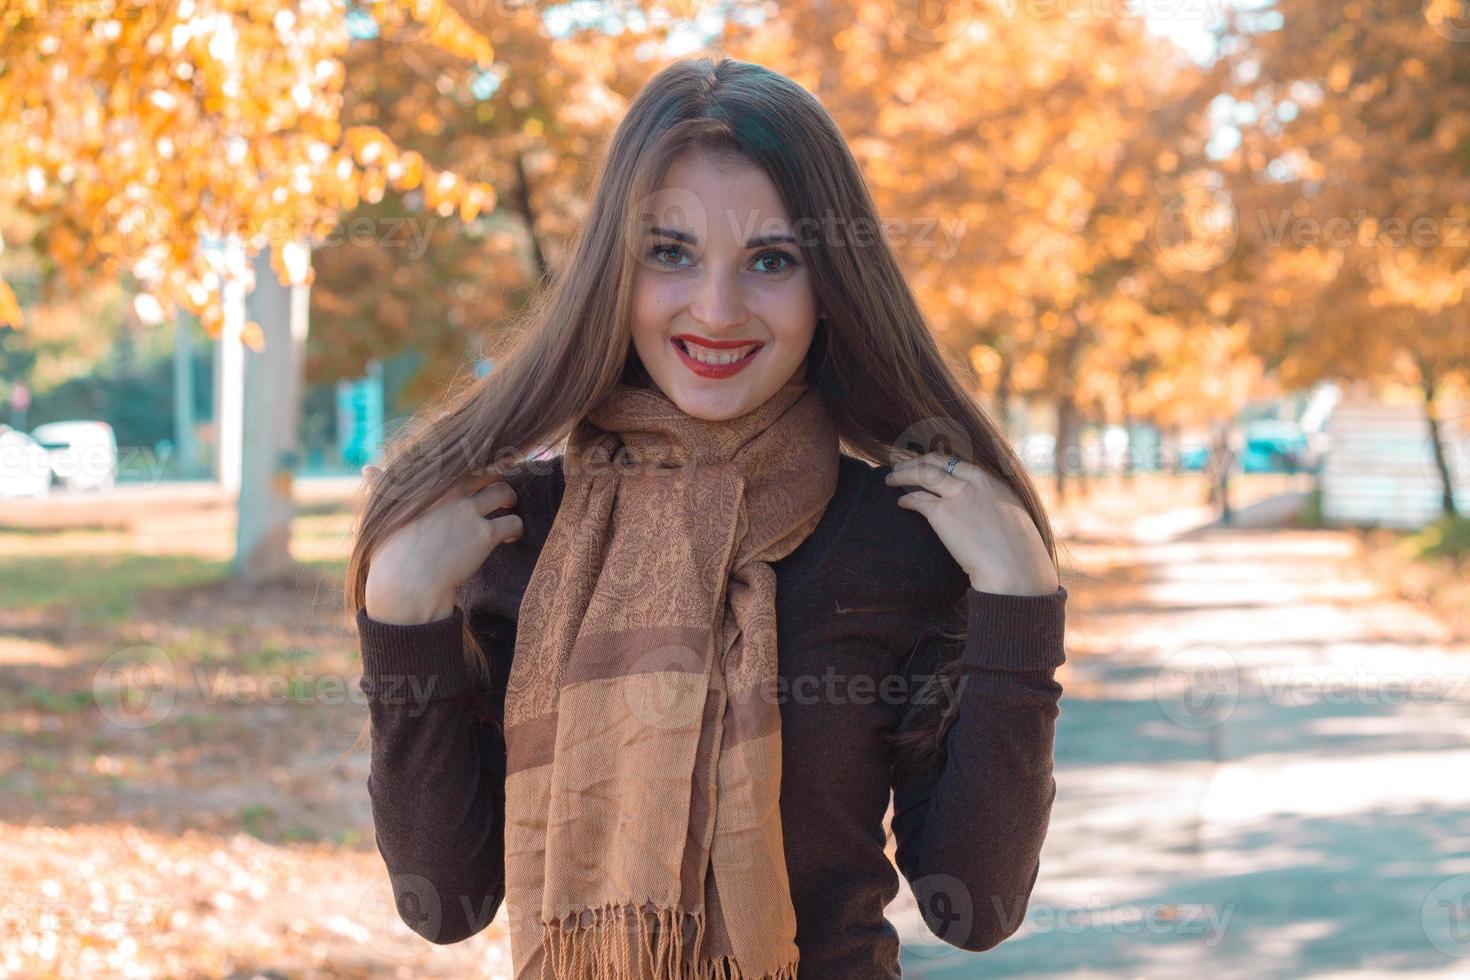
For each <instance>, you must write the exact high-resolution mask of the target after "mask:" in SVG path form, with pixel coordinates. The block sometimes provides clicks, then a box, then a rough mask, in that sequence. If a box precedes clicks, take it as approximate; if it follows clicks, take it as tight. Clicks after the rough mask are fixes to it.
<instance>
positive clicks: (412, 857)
mask: <svg viewBox="0 0 1470 980" xmlns="http://www.w3.org/2000/svg"><path fill="white" fill-rule="evenodd" d="M464 615H465V614H464V612H463V610H462V609H461V608H459V607H458V606H456V607H455V609H454V612H453V613H452V614H451V615H450V616H449V617H447V618H445V619H441V620H437V621H435V622H432V623H423V624H417V625H412V626H409V625H397V624H388V623H382V622H378V621H377V620H374V619H372V618H370V617H369V616H368V615H367V613H366V611H365V610H359V611H358V615H357V628H358V634H359V639H360V644H361V650H362V660H363V678H362V682H361V686H362V688H363V691H364V693H365V694H366V695H367V703H368V712H369V715H370V716H371V722H372V764H371V770H370V773H369V776H368V784H367V785H368V795H369V797H370V798H371V802H372V814H373V825H374V829H375V832H376V837H377V846H378V852H379V853H380V854H381V855H382V857H383V862H384V864H385V865H386V866H387V869H388V875H389V880H390V882H391V883H392V888H393V897H394V901H395V904H396V905H397V908H398V914H399V916H400V917H401V918H402V919H403V921H404V922H405V923H406V924H407V925H408V926H409V928H411V929H412V930H413V931H414V932H416V933H418V934H419V935H420V936H423V937H424V938H425V939H427V940H429V941H430V942H433V943H438V944H446V943H455V942H459V941H461V940H463V939H466V938H468V937H470V936H472V935H474V934H476V933H478V932H480V931H481V930H483V929H484V928H485V927H486V926H487V925H489V924H490V921H491V920H492V919H494V917H495V914H496V912H497V910H498V909H499V908H500V904H501V902H502V900H503V899H504V896H505V889H504V877H505V875H504V836H503V835H504V812H505V810H504V793H505V743H504V740H503V738H502V737H501V735H500V734H499V733H498V732H496V731H495V730H494V728H493V727H492V726H490V725H487V724H485V723H482V722H480V721H477V720H476V719H475V718H474V717H473V716H472V714H471V712H470V710H469V705H468V693H469V686H470V676H469V671H468V669H467V667H466V665H465V660H464V652H463V639H462V636H461V629H462V625H463V622H464ZM476 620H477V627H476V631H477V640H478V641H479V642H480V643H481V644H482V645H483V646H485V648H486V653H487V654H489V655H490V656H491V657H492V658H494V659H495V660H497V661H499V660H504V659H508V658H509V656H510V652H511V651H510V649H509V648H508V647H507V646H506V645H505V643H506V640H505V638H506V637H507V635H508V636H509V638H510V642H512V643H513V642H514V635H515V634H514V626H513V625H511V624H509V623H508V621H505V620H500V621H499V622H495V621H494V620H493V618H489V617H483V618H482V617H476Z"/></svg>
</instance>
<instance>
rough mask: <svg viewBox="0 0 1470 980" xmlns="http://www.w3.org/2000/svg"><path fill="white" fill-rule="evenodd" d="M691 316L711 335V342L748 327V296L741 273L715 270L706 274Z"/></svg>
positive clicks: (693, 303) (700, 280)
mask: <svg viewBox="0 0 1470 980" xmlns="http://www.w3.org/2000/svg"><path fill="white" fill-rule="evenodd" d="M689 315H690V316H691V317H693V318H694V320H695V322H697V323H698V324H699V325H700V327H702V328H703V329H704V330H705V331H707V332H708V333H709V335H710V339H711V340H718V339H719V334H720V333H721V332H722V331H728V330H735V329H737V328H739V327H740V326H741V325H742V324H744V323H745V320H746V312H745V294H744V290H743V288H742V287H741V284H740V273H739V272H738V271H731V270H728V269H714V270H712V271H710V272H707V273H705V274H704V275H702V276H701V277H700V279H699V284H698V285H697V286H696V288H695V291H694V300H693V302H692V303H691V304H690V306H689Z"/></svg>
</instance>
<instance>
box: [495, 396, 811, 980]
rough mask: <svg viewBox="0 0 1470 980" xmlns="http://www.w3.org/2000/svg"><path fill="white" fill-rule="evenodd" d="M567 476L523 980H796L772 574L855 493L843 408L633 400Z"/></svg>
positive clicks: (517, 824) (548, 650) (541, 616)
mask: <svg viewBox="0 0 1470 980" xmlns="http://www.w3.org/2000/svg"><path fill="white" fill-rule="evenodd" d="M609 460H610V461H611V465H609V462H608V461H609ZM562 466H563V469H564V471H565V472H566V475H567V487H566V494H565V496H564V498H563V501H562V504H561V509H560V510H559V511H558V512H557V515H556V519H555V521H554V522H553V524H552V527H551V531H550V533H549V536H548V538H547V541H546V544H545V546H544V548H543V550H542V552H541V556H540V558H539V560H538V561H537V564H536V568H535V570H534V572H533V573H532V575H531V580H530V583H529V585H528V586H527V589H526V593H525V596H524V598H523V600H522V603H521V608H520V619H519V629H518V632H517V639H516V648H515V659H514V661H513V662H512V665H511V673H510V680H509V682H508V684H507V690H506V701H505V738H506V750H507V756H508V762H507V770H506V772H507V775H506V780H505V797H506V825H505V871H506V881H505V885H506V905H507V907H508V909H509V912H510V929H511V954H512V959H513V961H514V964H515V966H514V970H515V977H516V978H517V980H530V978H532V977H541V978H553V980H602V978H616V980H624V978H629V980H641V978H651V980H665V978H669V980H678V978H706V977H708V978H715V977H720V978H729V980H739V978H744V980H753V978H762V977H763V978H771V980H794V978H795V977H796V965H797V960H798V951H797V947H796V916H795V912H794V911H793V908H792V905H791V895H790V890H789V883H788V880H787V876H786V858H785V852H784V850H783V845H782V837H781V812H780V808H779V805H778V804H779V798H780V788H781V716H780V708H779V703H778V699H777V698H776V697H775V682H776V676H777V674H776V614H775V599H776V574H775V572H774V570H772V568H771V566H770V562H772V561H775V560H777V559H780V558H782V557H784V556H785V555H787V554H789V553H790V552H791V551H793V550H794V549H795V548H796V547H797V545H799V544H800V543H801V542H802V541H803V540H804V539H805V538H806V536H807V535H808V534H810V533H811V531H812V529H813V528H815V527H816V525H817V523H818V521H820V519H821V517H822V514H823V512H824V511H825V509H826V507H827V503H828V501H829V500H830V499H831V497H832V494H833V492H834V491H835V490H836V488H837V470H838V442H837V432H836V429H835V427H834V425H833V423H832V420H831V417H830V416H829V415H828V413H827V409H826V405H825V403H824V402H823V401H822V397H821V394H820V392H818V391H817V390H816V389H815V388H810V387H809V386H808V385H807V383H806V382H805V381H804V380H802V379H801V378H800V376H799V375H797V376H795V377H793V379H792V380H791V381H788V382H787V383H786V385H784V386H783V387H782V388H781V389H780V390H779V391H778V392H777V393H776V394H775V395H773V396H772V397H771V398H770V399H769V400H767V401H766V402H765V403H764V404H762V405H760V406H759V407H758V408H756V409H754V410H752V411H751V412H749V413H747V414H746V415H743V416H741V417H740V418H736V419H730V420H726V421H722V422H711V421H708V420H704V419H698V418H695V417H693V416H690V415H687V414H685V413H684V412H683V411H681V410H680V409H679V408H678V406H676V405H675V404H674V403H673V402H672V401H671V400H669V398H668V397H667V396H665V395H664V394H663V393H662V392H661V391H658V390H657V389H644V388H635V387H630V386H626V385H622V386H619V388H618V389H617V390H616V391H615V392H614V393H613V394H612V395H611V396H610V397H609V398H607V399H605V400H604V401H603V402H602V403H600V404H599V406H598V407H597V408H595V409H594V410H593V411H590V412H588V413H587V416H586V417H585V418H584V419H583V420H582V421H581V422H580V423H579V425H578V427H577V428H576V430H575V431H574V432H573V434H572V437H571V438H570V439H569V440H568V446H567V451H566V453H565V455H564V457H563V463H562Z"/></svg>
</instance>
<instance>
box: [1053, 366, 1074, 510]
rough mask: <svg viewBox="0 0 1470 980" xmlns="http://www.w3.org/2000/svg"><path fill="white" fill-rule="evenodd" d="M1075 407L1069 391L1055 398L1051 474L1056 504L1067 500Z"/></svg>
mask: <svg viewBox="0 0 1470 980" xmlns="http://www.w3.org/2000/svg"><path fill="white" fill-rule="evenodd" d="M1076 415H1077V410H1076V405H1075V404H1074V403H1073V401H1072V393H1071V392H1070V391H1067V392H1063V393H1062V394H1061V395H1060V396H1059V397H1058V398H1057V432H1056V449H1055V452H1054V453H1053V455H1054V456H1055V459H1054V461H1053V467H1052V468H1053V472H1054V474H1055V479H1056V488H1057V503H1061V502H1062V501H1063V500H1066V499H1067V467H1068V465H1069V464H1070V461H1071V458H1072V452H1071V447H1072V440H1073V437H1074V434H1075V432H1076V428H1077V425H1076V421H1077V419H1076Z"/></svg>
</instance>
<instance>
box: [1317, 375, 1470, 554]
mask: <svg viewBox="0 0 1470 980" xmlns="http://www.w3.org/2000/svg"><path fill="white" fill-rule="evenodd" d="M1439 414H1440V416H1441V420H1442V422H1441V424H1442V427H1443V430H1444V431H1443V435H1442V438H1443V440H1444V443H1445V455H1446V457H1447V462H1448V464H1449V469H1450V474H1451V478H1452V480H1453V482H1454V486H1455V505H1456V507H1457V508H1458V510H1459V512H1460V513H1461V514H1470V405H1460V406H1454V405H1442V406H1440V409H1439ZM1326 431H1327V433H1328V435H1329V436H1330V437H1331V448H1330V449H1329V451H1328V453H1327V459H1326V463H1325V465H1324V467H1323V470H1322V517H1323V520H1324V521H1325V522H1327V523H1329V524H1372V525H1381V526H1384V527H1397V528H1419V527H1423V526H1424V525H1425V524H1428V523H1429V522H1430V521H1433V520H1435V519H1436V518H1438V517H1439V516H1440V513H1441V509H1440V498H1441V496H1442V494H1441V491H1442V489H1443V488H1442V484H1441V480H1440V476H1439V470H1438V468H1437V467H1436V466H1435V461H1434V447H1433V445H1432V444H1431V443H1430V439H1429V423H1428V421H1427V419H1426V418H1425V414H1424V408H1423V406H1422V405H1388V404H1383V403H1381V402H1368V401H1354V400H1347V399H1345V400H1343V401H1342V402H1340V403H1339V404H1338V405H1337V406H1336V408H1335V409H1334V410H1333V412H1332V416H1331V418H1330V419H1329V420H1328V423H1327V426H1326Z"/></svg>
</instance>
